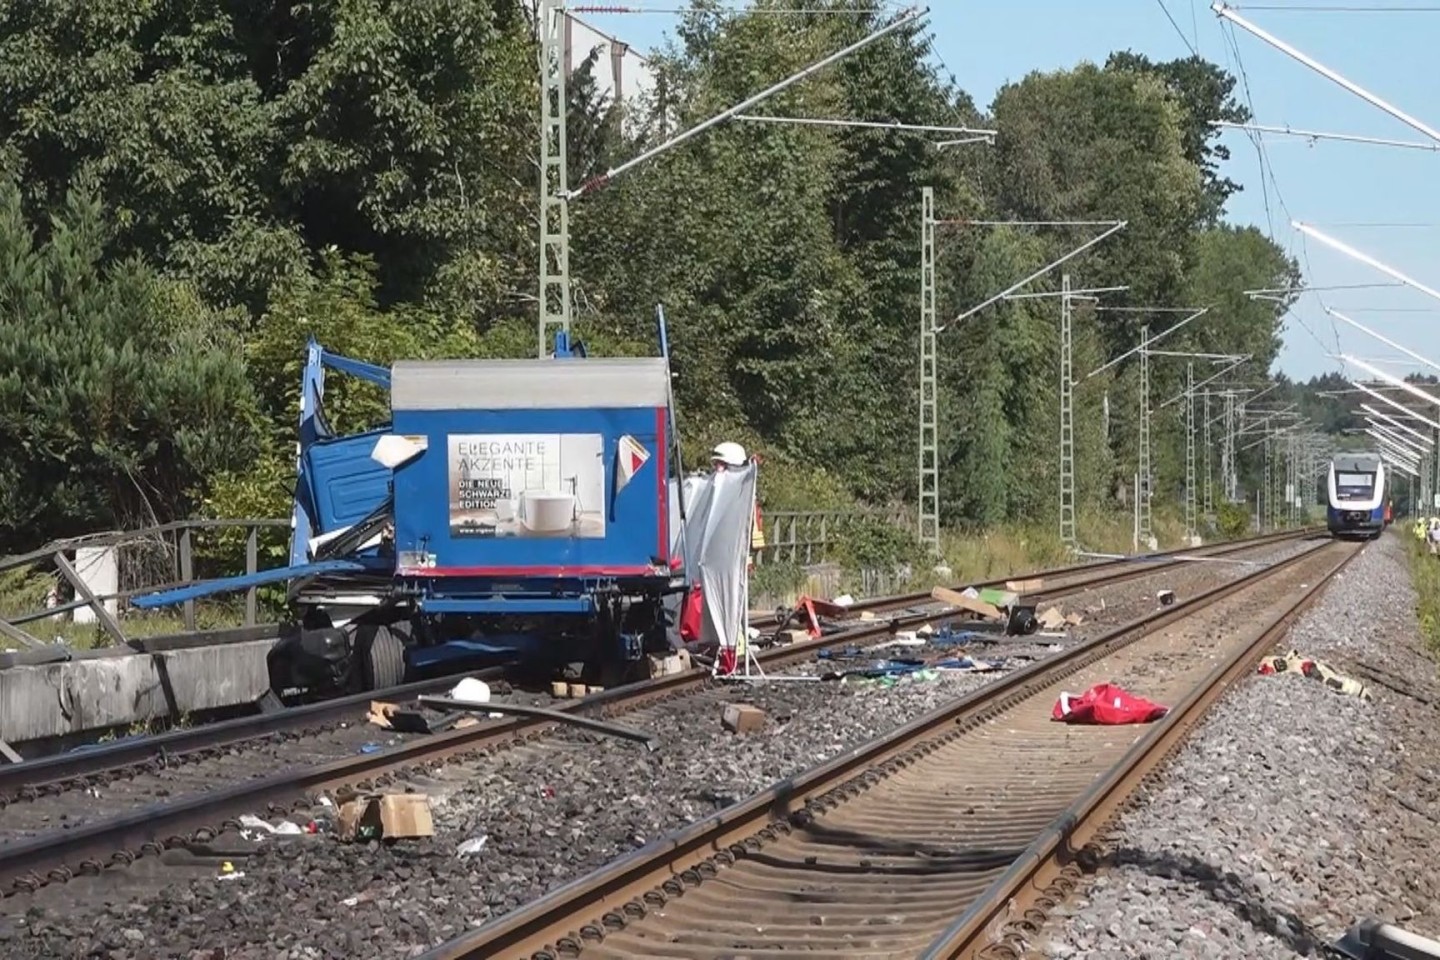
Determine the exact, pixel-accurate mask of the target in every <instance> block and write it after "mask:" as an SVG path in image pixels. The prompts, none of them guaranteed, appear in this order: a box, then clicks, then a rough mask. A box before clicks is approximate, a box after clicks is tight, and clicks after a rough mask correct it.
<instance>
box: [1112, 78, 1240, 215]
mask: <svg viewBox="0 0 1440 960" xmlns="http://www.w3.org/2000/svg"><path fill="white" fill-rule="evenodd" d="M1105 69H1107V70H1133V71H1136V72H1139V73H1148V74H1152V75H1154V76H1157V77H1159V78H1160V79H1161V80H1162V81H1164V83H1165V85H1166V87H1168V88H1169V90H1170V92H1171V93H1172V94H1173V95H1174V96H1175V97H1176V98H1177V99H1178V100H1179V101H1180V105H1181V106H1182V107H1183V108H1184V110H1185V125H1184V143H1185V155H1186V156H1187V157H1188V158H1189V159H1190V162H1191V163H1193V164H1194V165H1195V166H1197V167H1199V168H1200V172H1201V174H1202V176H1203V177H1204V178H1205V200H1206V202H1205V218H1206V220H1207V222H1211V223H1213V222H1215V221H1216V220H1218V219H1219V217H1220V214H1221V212H1222V211H1223V210H1224V209H1225V202H1226V201H1227V200H1228V199H1229V198H1230V197H1231V195H1232V194H1236V193H1239V192H1240V191H1241V190H1242V189H1243V188H1242V187H1241V186H1240V184H1238V183H1236V182H1235V181H1234V180H1231V179H1230V178H1229V177H1226V176H1223V175H1222V174H1221V173H1220V164H1221V163H1223V162H1224V161H1226V160H1229V159H1230V149H1229V148H1228V147H1226V146H1225V144H1223V143H1221V142H1219V139H1220V131H1219V130H1217V129H1216V128H1215V127H1212V126H1211V125H1210V123H1211V121H1214V120H1222V121H1227V122H1229V123H1249V122H1250V119H1251V116H1250V111H1249V110H1248V109H1247V108H1246V107H1245V106H1244V105H1243V104H1241V103H1240V102H1238V101H1237V100H1236V99H1235V97H1234V91H1235V78H1234V77H1233V76H1231V75H1230V74H1228V73H1226V72H1225V71H1224V70H1223V69H1222V68H1221V67H1219V66H1218V65H1216V64H1213V63H1211V62H1210V61H1208V60H1205V59H1203V58H1202V57H1198V56H1189V57H1186V58H1184V59H1181V60H1171V61H1168V62H1165V63H1155V62H1153V61H1151V60H1150V59H1149V58H1148V57H1146V56H1145V55H1144V54H1139V53H1133V52H1131V51H1129V50H1125V51H1122V52H1116V53H1112V54H1111V55H1110V58H1109V59H1108V60H1106V61H1105Z"/></svg>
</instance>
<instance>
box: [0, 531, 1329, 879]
mask: <svg viewBox="0 0 1440 960" xmlns="http://www.w3.org/2000/svg"><path fill="white" fill-rule="evenodd" d="M1307 534H1308V531H1300V532H1291V533H1290V534H1289V535H1288V538H1294V537H1297V536H1301V535H1307ZM1278 539H1286V538H1278ZM1268 545H1269V542H1268V541H1267V542H1262V543H1256V542H1246V543H1244V544H1243V545H1231V546H1229V549H1230V550H1232V552H1233V551H1238V550H1243V549H1255V548H1257V547H1263V546H1268ZM1303 555H1305V554H1301V556H1303ZM1181 562H1183V561H1181ZM1285 562H1288V561H1282V563H1285ZM1154 569H1156V568H1153V567H1152V568H1150V569H1149V570H1148V571H1146V572H1151V571H1153V570H1154ZM1266 569H1274V568H1273V567H1272V568H1266ZM1261 572H1264V571H1261ZM1132 575H1133V571H1131V570H1121V571H1119V572H1118V573H1116V574H1114V575H1112V576H1113V577H1115V578H1119V579H1129V578H1130V577H1131V576H1132ZM1254 576H1255V574H1251V575H1249V577H1247V578H1246V582H1248V580H1249V579H1250V577H1254ZM1102 580H1108V578H1104V577H1097V578H1092V579H1089V580H1086V581H1084V582H1083V583H1082V584H1079V585H1070V586H1067V587H1062V588H1058V589H1057V590H1056V591H1055V593H1057V594H1059V593H1062V592H1069V591H1072V590H1080V589H1089V588H1092V587H1094V586H1097V585H1098V583H1099V582H1100V581H1102ZM1036 596H1044V594H1037V595H1036ZM1183 608H1184V607H1169V608H1164V610H1162V611H1161V613H1160V615H1161V616H1168V615H1169V614H1168V612H1167V611H1173V610H1176V609H1183ZM956 614H957V611H956V610H954V609H953V608H949V607H947V608H945V609H942V610H933V611H925V612H916V613H908V612H907V613H903V614H900V615H898V616H892V617H890V618H888V619H885V620H877V621H875V622H873V623H872V624H867V625H866V626H864V627H861V628H859V629H856V630H851V631H846V632H843V633H840V634H835V635H831V636H824V637H819V638H815V639H812V640H808V641H805V642H802V643H795V644H790V645H788V646H781V647H773V648H769V649H766V650H763V651H760V652H759V653H757V659H758V660H759V661H760V662H761V664H762V665H764V666H767V667H773V666H775V665H779V664H784V663H787V662H791V661H794V660H800V659H804V658H806V657H808V656H809V655H811V654H813V653H814V652H815V651H817V650H819V649H820V648H821V647H824V646H828V645H831V644H835V643H855V642H863V641H865V640H867V639H876V638H880V637H885V636H888V635H890V634H892V633H893V632H895V631H897V630H899V629H902V628H905V627H910V626H919V625H921V624H924V623H929V622H933V621H937V620H944V619H947V618H953V617H955V616H956ZM1141 622H1145V621H1141ZM1133 628H1134V627H1133V625H1131V626H1129V627H1126V628H1123V629H1126V630H1128V629H1133ZM1107 636H1109V634H1107ZM1093 643H1094V641H1092V642H1091V643H1089V644H1086V645H1085V646H1084V647H1083V649H1092V648H1093V647H1092V645H1093ZM1061 656H1064V655H1061ZM1021 674H1022V675H1027V676H1028V675H1030V674H1029V672H1028V669H1027V670H1024V671H1021ZM713 682H715V681H714V680H713V679H712V678H711V677H710V675H709V673H708V672H707V671H705V670H700V669H695V670H690V671H687V672H685V673H680V674H672V675H669V676H664V677H658V678H654V679H651V680H647V681H642V682H640V683H637V684H632V685H629V686H625V687H617V688H614V689H611V690H606V691H603V692H602V693H599V694H595V695H592V696H589V697H586V698H584V699H581V700H574V701H570V702H568V703H566V704H564V705H563V706H560V707H559V708H558V709H559V710H560V711H561V712H566V713H576V714H580V713H582V712H584V711H589V710H596V711H598V712H599V713H600V714H601V715H602V716H605V715H614V714H616V713H624V712H629V711H632V710H635V709H638V708H640V707H642V706H645V705H648V704H650V703H654V702H657V701H660V700H664V699H669V698H671V697H676V696H682V695H685V694H687V693H689V692H693V691H697V690H702V689H705V688H707V687H708V686H709V685H710V684H711V683H713ZM1000 682H1001V684H1002V685H1005V684H1006V681H1003V680H1002V681H1000ZM557 725H558V724H557V722H556V721H553V720H549V719H546V718H540V717H520V718H514V719H506V720H500V721H494V722H488V723H482V724H479V725H476V726H473V727H468V728H465V729H460V730H450V731H446V732H442V733H437V734H432V735H430V736H427V737H425V738H424V739H420V740H414V741H411V742H408V743H404V744H400V745H398V746H395V747H392V748H390V749H388V750H383V751H380V752H377V753H374V754H363V755H360V756H356V757H346V758H342V759H338V760H334V761H331V762H329V763H324V764H320V765H317V766H313V767H308V768H299V769H293V770H287V771H283V772H281V773H278V774H275V775H272V776H269V777H264V778H257V779H254V780H248V781H245V782H243V783H240V784H236V785H234V786H230V787H226V788H223V789H220V790H216V791H213V792H209V793H204V794H199V795H191V796H186V797H181V798H178V799H175V800H172V801H170V802H167V803H161V804H156V805H153V806H149V807H146V808H143V809H140V810H137V811H133V812H130V813H126V814H122V815H119V816H116V817H113V818H108V819H105V820H102V821H98V822H95V823H91V824H87V825H84V826H79V827H75V828H73V829H69V830H65V831H63V832H53V833H47V834H43V835H41V836H38V837H34V838H32V839H27V840H21V841H15V842H11V843H9V844H5V845H3V846H0V895H9V894H11V893H14V892H16V891H26V890H34V889H36V888H38V887H41V886H44V885H46V884H48V883H51V882H65V881H68V880H69V879H71V878H72V877H73V876H74V875H75V871H76V870H79V871H81V872H86V873H95V872H98V871H100V870H102V869H104V868H105V866H106V865H107V864H110V863H126V862H129V861H130V860H132V859H134V857H135V855H137V854H144V853H155V852H161V851H163V850H164V849H166V848H168V847H171V846H177V845H182V844H184V843H187V842H192V841H204V840H208V839H211V838H213V836H214V835H215V834H216V833H217V832H218V831H220V830H223V829H224V828H226V827H230V826H235V825H237V821H236V819H235V818H238V817H239V816H240V815H242V814H245V813H253V812H255V811H256V810H260V809H266V808H268V809H270V810H272V811H276V812H280V811H285V810H289V809H294V808H296V807H298V806H301V805H303V804H304V803H305V798H306V795H307V794H314V793H319V792H325V791H329V792H334V793H335V794H336V795H337V797H341V798H343V797H345V796H348V795H349V794H350V793H351V792H359V791H365V790H370V789H374V788H375V786H377V785H378V784H381V783H383V782H384V781H385V779H386V778H390V777H396V776H399V777H404V776H405V775H407V773H409V772H412V771H418V769H419V768H421V767H423V766H427V765H430V764H434V763H438V762H442V761H446V760H449V759H451V758H454V757H459V756H470V755H473V754H476V753H478V752H480V751H483V750H493V749H499V748H502V747H504V746H507V745H509V744H511V743H514V742H517V741H521V740H530V739H535V738H538V737H541V736H543V735H544V734H546V733H547V732H549V731H551V730H553V729H555V728H556V727H557Z"/></svg>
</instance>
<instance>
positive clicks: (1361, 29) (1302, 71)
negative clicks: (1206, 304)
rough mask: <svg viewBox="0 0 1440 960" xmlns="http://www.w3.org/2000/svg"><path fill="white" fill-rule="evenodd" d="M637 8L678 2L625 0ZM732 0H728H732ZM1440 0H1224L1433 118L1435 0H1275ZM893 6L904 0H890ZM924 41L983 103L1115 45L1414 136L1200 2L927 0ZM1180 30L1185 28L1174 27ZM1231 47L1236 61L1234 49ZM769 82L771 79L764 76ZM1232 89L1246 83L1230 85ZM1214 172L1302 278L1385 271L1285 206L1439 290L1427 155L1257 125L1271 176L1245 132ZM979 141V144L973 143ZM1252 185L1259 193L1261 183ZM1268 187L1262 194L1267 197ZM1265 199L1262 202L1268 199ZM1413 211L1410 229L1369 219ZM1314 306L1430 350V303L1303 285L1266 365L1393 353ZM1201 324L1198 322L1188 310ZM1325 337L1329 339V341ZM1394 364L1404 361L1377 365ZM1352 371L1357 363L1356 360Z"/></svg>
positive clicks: (659, 22) (657, 33)
mask: <svg viewBox="0 0 1440 960" xmlns="http://www.w3.org/2000/svg"><path fill="white" fill-rule="evenodd" d="M632 5H634V6H637V7H640V6H648V7H661V6H665V7H672V8H673V7H678V6H681V3H680V2H664V3H662V2H660V0H635V2H634V3H633V4H632ZM735 5H736V6H740V5H741V4H740V3H738V2H737V3H736V4H735ZM1336 5H1344V6H1350V7H1365V6H1390V7H1394V6H1430V7H1432V8H1433V7H1436V6H1440V5H1437V4H1436V3H1434V2H1433V0H1432V2H1427V0H1385V2H1383V3H1382V2H1381V0H1347V2H1345V3H1344V4H1340V3H1339V0H1257V6H1254V7H1251V6H1250V5H1249V4H1247V3H1245V2H1244V0H1240V2H1238V3H1236V4H1234V6H1235V8H1236V9H1237V11H1238V12H1239V13H1240V14H1241V15H1242V16H1244V17H1245V18H1246V19H1248V20H1249V21H1250V22H1252V23H1254V24H1256V25H1258V26H1259V27H1261V28H1263V29H1264V30H1266V31H1268V32H1269V33H1270V34H1272V35H1274V36H1276V37H1278V38H1280V39H1282V40H1284V41H1286V42H1287V43H1289V44H1290V45H1291V46H1294V47H1296V48H1298V49H1300V50H1301V51H1303V52H1305V53H1307V54H1309V55H1310V56H1311V57H1312V58H1314V59H1316V60H1318V61H1320V62H1321V63H1323V64H1325V65H1326V66H1328V67H1330V68H1332V69H1334V70H1337V71H1338V72H1339V73H1341V74H1343V75H1344V76H1346V77H1347V78H1348V79H1350V80H1351V81H1352V82H1354V83H1357V84H1359V85H1360V86H1361V87H1364V88H1365V89H1367V90H1369V91H1371V92H1372V93H1374V94H1376V95H1378V96H1380V97H1381V98H1383V99H1385V100H1388V101H1389V102H1390V103H1392V104H1393V105H1395V106H1397V107H1399V108H1400V109H1401V110H1402V111H1404V112H1406V113H1409V114H1410V115H1411V116H1413V117H1416V118H1418V119H1419V120H1421V121H1423V122H1425V123H1428V124H1430V125H1432V126H1435V127H1437V128H1440V96H1437V94H1440V69H1437V64H1436V61H1437V58H1440V43H1437V41H1440V12H1407V13H1380V12H1374V11H1371V12H1365V13H1349V12H1338V11H1323V12H1313V11H1308V10H1305V11H1302V10H1272V9H1262V7H1303V6H1310V7H1316V6H1322V7H1323V6H1336ZM895 6H896V7H897V8H898V7H899V6H901V4H899V3H897V4H895ZM929 6H930V8H931V13H930V20H929V23H930V27H931V30H932V32H933V33H934V36H935V43H934V46H935V50H936V52H937V54H938V56H939V58H940V59H941V60H942V61H943V63H944V64H945V66H946V67H947V68H948V69H949V71H950V73H951V74H953V75H954V77H955V78H956V80H957V81H958V83H959V84H960V86H961V87H963V88H964V89H965V90H967V91H968V92H969V93H970V95H971V96H972V97H974V98H975V101H976V103H977V104H979V105H980V106H982V107H986V106H988V105H989V104H990V102H991V100H992V99H993V97H994V95H995V92H996V90H997V89H998V88H999V87H1000V86H1001V85H1002V84H1004V83H1006V82H1009V81H1015V80H1019V79H1021V78H1022V77H1024V76H1025V74H1027V73H1029V72H1030V71H1032V70H1054V69H1061V68H1064V67H1069V66H1073V65H1074V64H1076V63H1078V62H1080V61H1082V60H1089V61H1092V62H1094V63H1103V62H1104V60H1105V58H1106V56H1107V55H1108V54H1109V53H1110V52H1111V51H1112V50H1123V49H1130V50H1134V51H1136V52H1138V53H1144V54H1146V55H1147V56H1149V57H1151V58H1152V59H1157V60H1169V59H1173V58H1176V57H1183V56H1187V55H1188V54H1189V49H1188V47H1187V46H1186V42H1187V41H1188V42H1189V43H1190V44H1191V45H1193V46H1194V47H1195V49H1196V50H1197V51H1198V52H1199V53H1200V55H1201V56H1203V57H1205V58H1207V59H1209V60H1212V61H1214V62H1216V63H1219V64H1220V65H1221V66H1224V67H1226V68H1227V69H1230V70H1231V71H1232V72H1234V73H1237V74H1239V73H1240V69H1239V68H1240V67H1242V66H1243V68H1244V74H1245V76H1247V77H1248V80H1249V83H1248V86H1249V102H1250V104H1251V106H1252V112H1253V113H1254V119H1253V121H1252V122H1255V123H1261V124H1268V125H1272V126H1289V127H1292V128H1297V129H1307V130H1319V131H1324V132H1333V133H1347V134H1360V135H1365V136H1373V137H1384V138H1390V139H1396V140H1408V141H1416V142H1422V141H1425V137H1424V135H1423V134H1421V133H1419V132H1418V131H1416V130H1412V129H1411V128H1409V127H1407V126H1406V125H1404V124H1403V123H1401V122H1400V121H1398V120H1395V119H1393V118H1391V117H1390V116H1388V115H1387V114H1385V113H1383V112H1382V111H1380V110H1379V109H1377V108H1375V107H1372V106H1370V105H1369V104H1367V103H1365V102H1364V101H1362V100H1360V99H1359V98H1357V97H1355V96H1354V95H1353V94H1351V93H1349V92H1347V91H1346V90H1344V89H1342V88H1341V87H1339V86H1337V85H1336V84H1334V83H1332V82H1330V81H1329V80H1326V79H1325V78H1324V77H1322V76H1320V75H1319V74H1318V73H1315V72H1314V71H1312V70H1310V69H1309V68H1308V67H1306V66H1304V65H1303V64H1301V63H1299V62H1297V61H1295V60H1293V59H1291V58H1290V57H1288V56H1286V55H1285V54H1283V53H1281V52H1280V51H1279V50H1276V49H1274V48H1273V47H1271V46H1270V45H1268V44H1266V43H1264V42H1263V41H1261V40H1259V39H1258V38H1256V37H1254V36H1252V35H1251V34H1249V33H1248V32H1246V31H1245V30H1242V29H1241V28H1239V27H1235V26H1232V25H1230V24H1228V23H1226V22H1224V21H1222V20H1221V19H1220V18H1219V17H1217V16H1216V15H1215V14H1214V13H1213V12H1212V11H1211V10H1210V5H1209V2H1208V0H1164V7H1166V8H1168V9H1169V12H1170V14H1171V15H1172V16H1173V17H1174V20H1175V24H1177V25H1178V28H1179V29H1178V30H1177V27H1176V26H1174V25H1172V24H1171V22H1170V20H1169V19H1167V18H1166V15H1165V10H1164V9H1162V6H1161V3H1160V2H1159V0H1089V2H1085V0H987V2H980V0H930V3H929ZM585 19H586V20H587V21H589V22H591V23H593V24H594V25H595V26H597V27H599V28H600V29H602V30H604V31H606V32H607V33H611V34H613V35H616V36H618V37H620V38H621V39H624V40H626V41H627V42H629V43H631V44H632V45H634V46H635V47H637V48H639V49H641V50H644V49H647V48H649V47H651V46H653V45H655V44H656V43H658V42H660V41H661V40H662V38H663V37H664V35H666V34H667V33H673V29H674V24H675V20H674V17H673V16H667V15H664V14H644V15H624V14H620V15H600V14H587V15H585ZM1182 34H1183V39H1182ZM1237 50H1238V58H1237V55H1236V51H1237ZM777 79H778V78H777ZM1237 93H1238V94H1239V95H1240V97H1241V99H1242V101H1244V100H1245V89H1244V87H1243V85H1242V86H1240V87H1237ZM1225 141H1226V143H1227V144H1228V145H1229V146H1230V148H1231V154H1232V156H1231V160H1230V163H1229V164H1228V168H1227V169H1226V171H1225V172H1226V174H1227V175H1228V176H1229V177H1230V178H1231V179H1232V180H1235V181H1237V182H1239V183H1240V184H1242V185H1243V186H1244V187H1245V189H1244V191H1243V192H1242V193H1240V194H1237V195H1236V196H1234V197H1232V198H1231V200H1230V204H1229V208H1228V217H1229V219H1230V220H1232V221H1234V222H1237V223H1249V224H1256V225H1258V226H1260V227H1261V228H1262V229H1264V230H1266V231H1267V232H1271V234H1272V236H1273V237H1274V238H1275V240H1276V241H1277V242H1278V243H1279V244H1280V245H1281V246H1282V247H1284V248H1286V249H1287V250H1290V251H1291V252H1292V253H1293V254H1294V255H1295V256H1296V257H1297V258H1298V259H1299V261H1300V266H1301V269H1302V271H1303V272H1304V274H1305V278H1306V282H1307V283H1309V284H1312V285H1315V286H1336V285H1349V284H1390V283H1393V281H1391V280H1390V279H1389V278H1387V277H1385V276H1384V275H1383V274H1380V273H1379V272H1377V271H1375V270H1373V269H1371V268H1369V267H1367V266H1365V265H1363V264H1360V263H1356V262H1355V261H1353V260H1351V259H1349V258H1347V257H1346V256H1344V255H1343V254H1341V253H1338V252H1336V251H1333V250H1331V249H1329V248H1328V247H1326V246H1324V245H1323V244H1321V243H1319V242H1317V241H1315V240H1312V239H1307V238H1305V237H1304V236H1303V235H1302V234H1300V233H1299V232H1298V231H1295V230H1293V229H1292V228H1291V226H1290V221H1291V220H1292V219H1295V220H1300V221H1304V222H1306V223H1310V224H1312V225H1314V226H1316V227H1317V228H1319V229H1321V230H1323V231H1324V232H1325V233H1327V234H1329V235H1331V236H1333V237H1337V238H1338V239H1341V240H1343V241H1345V242H1346V243H1348V244H1349V245H1350V246H1352V247H1355V248H1358V249H1360V250H1363V251H1365V252H1366V253H1369V254H1370V255H1371V256H1373V257H1375V258H1376V259H1378V260H1380V261H1382V262H1384V263H1387V264H1389V265H1391V266H1392V267H1394V268H1396V269H1398V270H1401V271H1403V272H1404V273H1406V274H1408V275H1409V276H1411V277H1412V278H1414V279H1416V280H1419V281H1421V282H1422V283H1426V284H1427V285H1429V286H1431V287H1436V288H1440V257H1437V253H1440V190H1437V189H1436V183H1437V180H1440V154H1436V153H1434V152H1431V151H1426V150H1405V149H1397V148H1393V147H1381V146H1372V145H1368V144H1349V143H1340V142H1336V141H1319V142H1317V143H1314V144H1313V145H1312V144H1311V142H1310V141H1308V140H1304V139H1301V138H1298V137H1286V136H1266V137H1263V138H1262V143H1263V145H1264V148H1265V154H1266V156H1267V158H1268V162H1269V169H1270V171H1272V172H1273V182H1272V181H1271V179H1270V177H1269V176H1265V177H1263V178H1262V173H1261V171H1262V165H1261V162H1260V159H1259V157H1258V155H1257V151H1256V149H1255V147H1254V146H1253V145H1252V143H1251V141H1250V140H1249V139H1248V138H1247V137H1246V136H1245V135H1244V134H1242V133H1240V132H1238V131H1232V132H1229V133H1227V134H1226V135H1225ZM977 149H979V148H977ZM1262 184H1263V186H1265V187H1267V188H1268V190H1262ZM1267 193H1268V205H1267V202H1266V200H1267V197H1266V194H1267ZM1267 207H1268V209H1267ZM1377 224H1386V225H1392V224H1411V225H1414V226H1405V227H1399V226H1377ZM1322 304H1323V305H1325V306H1329V307H1331V308H1333V309H1335V310H1339V311H1341V312H1342V313H1345V314H1347V315H1349V316H1351V317H1352V318H1354V319H1355V320H1358V321H1359V322H1361V323H1363V324H1365V325H1367V326H1369V327H1371V328H1372V329H1375V330H1378V331H1379V332H1381V333H1383V334H1385V335H1386V336H1387V337H1389V338H1390V339H1391V340H1395V341H1397V342H1399V343H1402V344H1404V345H1406V346H1408V347H1409V348H1411V349H1412V350H1415V351H1416V352H1418V353H1421V354H1423V355H1426V356H1428V357H1431V358H1433V359H1435V360H1436V361H1437V362H1440V301H1437V300H1433V299H1431V298H1429V297H1427V296H1426V295H1424V294H1422V293H1419V292H1418V291H1414V290H1410V289H1406V288H1398V287H1397V288H1394V289H1386V288H1376V289H1363V290H1335V291H1319V292H1317V293H1311V294H1308V295H1306V296H1304V297H1303V298H1302V299H1301V300H1300V302H1299V303H1298V304H1297V306H1296V308H1295V309H1294V310H1293V311H1292V313H1291V315H1290V316H1289V317H1287V318H1286V323H1285V334H1284V336H1285V347H1284V350H1283V352H1282V353H1281V355H1280V359H1279V362H1278V365H1277V366H1278V369H1279V370H1281V371H1283V372H1285V373H1286V374H1288V375H1290V376H1292V377H1297V378H1301V379H1305V378H1308V377H1310V376H1312V375H1314V374H1317V373H1323V372H1325V371H1327V370H1339V369H1340V365H1339V363H1338V361H1334V360H1331V359H1330V358H1329V357H1328V356H1327V354H1329V353H1339V352H1342V351H1343V352H1345V353H1348V354H1350V355H1351V356H1355V357H1359V358H1361V359H1366V360H1370V361H1372V362H1373V360H1374V359H1376V358H1381V359H1394V358H1397V357H1398V358H1399V359H1401V360H1403V359H1404V358H1403V357H1401V355H1400V354H1398V353H1397V352H1396V351H1394V350H1391V349H1390V348H1389V347H1386V346H1385V345H1384V344H1382V343H1379V342H1378V341H1375V340H1373V339H1371V338H1370V337H1367V336H1365V335H1364V334H1363V333H1361V332H1359V331H1357V330H1355V329H1354V328H1352V327H1349V326H1346V325H1345V324H1343V323H1340V322H1339V321H1334V320H1332V319H1331V318H1330V317H1329V316H1328V315H1327V314H1326V313H1325V312H1324V309H1323V307H1322ZM1197 322H1203V321H1197ZM1337 337H1338V341H1339V346H1340V348H1341V349H1340V350H1337V349H1336V340H1337ZM1375 365H1376V366H1382V367H1383V368H1384V369H1387V370H1392V371H1394V372H1396V373H1397V374H1401V373H1403V372H1406V371H1409V370H1411V369H1421V368H1419V367H1418V366H1416V365H1415V364H1413V363H1408V362H1407V363H1406V364H1391V363H1386V364H1383V365H1382V364H1375ZM1351 372H1352V373H1354V374H1359V375H1363V372H1362V371H1360V370H1358V369H1357V370H1352V371H1351Z"/></svg>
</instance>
